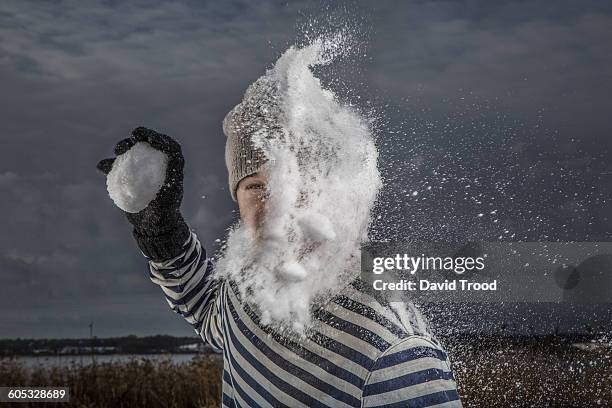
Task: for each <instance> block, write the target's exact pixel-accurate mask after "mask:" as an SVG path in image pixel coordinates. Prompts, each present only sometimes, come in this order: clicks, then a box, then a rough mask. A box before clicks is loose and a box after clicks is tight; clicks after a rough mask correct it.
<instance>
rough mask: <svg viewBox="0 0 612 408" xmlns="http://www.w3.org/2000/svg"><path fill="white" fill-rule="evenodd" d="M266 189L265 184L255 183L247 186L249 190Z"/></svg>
mask: <svg viewBox="0 0 612 408" xmlns="http://www.w3.org/2000/svg"><path fill="white" fill-rule="evenodd" d="M264 187H265V185H264V184H261V183H253V184H249V185H248V186H247V190H253V189H261V188H264Z"/></svg>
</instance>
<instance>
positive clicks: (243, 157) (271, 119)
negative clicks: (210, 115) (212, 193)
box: [223, 75, 283, 201]
mask: <svg viewBox="0 0 612 408" xmlns="http://www.w3.org/2000/svg"><path fill="white" fill-rule="evenodd" d="M281 118H282V112H281V109H280V96H279V87H278V83H277V82H276V81H274V80H273V79H271V78H270V77H269V76H266V75H264V76H262V77H260V78H259V79H258V80H257V81H255V82H253V83H252V84H251V85H250V86H249V87H248V88H247V90H246V92H245V94H244V97H243V99H242V102H241V103H239V104H238V105H236V106H235V107H234V108H233V109H232V110H231V111H230V112H229V113H228V114H227V115H226V116H225V118H224V119H223V133H225V136H226V137H227V140H226V142H225V165H226V166H227V172H228V175H229V188H230V193H231V195H232V199H233V200H234V201H236V200H237V198H236V190H237V189H238V183H239V182H240V180H242V179H243V178H245V177H248V176H250V175H253V174H255V173H257V172H258V171H259V170H261V168H262V166H263V165H264V163H266V161H267V158H266V156H265V153H264V152H263V151H262V150H261V149H260V148H257V147H256V146H255V144H254V141H253V138H254V137H257V138H259V139H258V140H260V141H269V140H273V139H278V138H279V137H282V135H283V129H282V126H281Z"/></svg>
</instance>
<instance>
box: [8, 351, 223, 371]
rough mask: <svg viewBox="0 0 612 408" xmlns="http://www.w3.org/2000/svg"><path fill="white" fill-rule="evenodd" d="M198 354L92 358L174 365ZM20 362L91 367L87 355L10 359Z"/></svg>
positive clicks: (186, 361)
mask: <svg viewBox="0 0 612 408" xmlns="http://www.w3.org/2000/svg"><path fill="white" fill-rule="evenodd" d="M196 355H198V354H196V353H193V354H101V355H96V356H94V357H93V359H94V360H95V362H96V364H103V363H121V362H128V361H131V360H143V359H147V360H151V361H166V360H170V361H172V362H173V363H176V364H182V363H188V362H190V361H191V360H192V359H193V357H194V356H196ZM207 357H208V358H220V356H218V355H216V354H209V355H207ZM10 358H14V359H16V360H17V361H21V362H23V363H24V365H25V366H26V367H28V368H36V367H40V366H43V367H66V366H70V365H72V364H77V365H91V363H92V356H88V355H63V356H16V357H10ZM0 361H1V360H0Z"/></svg>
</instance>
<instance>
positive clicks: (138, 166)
mask: <svg viewBox="0 0 612 408" xmlns="http://www.w3.org/2000/svg"><path fill="white" fill-rule="evenodd" d="M167 167H168V156H167V155H166V154H165V153H163V152H161V151H159V150H157V149H155V148H153V147H151V145H149V144H148V143H146V142H138V143H136V144H135V145H134V146H133V147H132V148H131V149H130V150H128V151H127V152H125V153H124V154H122V155H119V156H117V158H116V159H115V162H114V163H113V168H112V170H111V171H110V173H108V176H107V177H106V189H107V190H108V194H109V195H110V197H111V198H112V199H113V201H114V202H115V204H116V205H117V207H119V208H121V209H122V210H123V211H126V212H129V213H137V212H139V211H142V210H144V209H145V208H146V207H147V205H149V203H150V202H151V201H152V200H153V199H155V196H156V195H157V192H158V191H159V189H160V188H161V186H162V184H163V183H164V180H165V178H166V168H167Z"/></svg>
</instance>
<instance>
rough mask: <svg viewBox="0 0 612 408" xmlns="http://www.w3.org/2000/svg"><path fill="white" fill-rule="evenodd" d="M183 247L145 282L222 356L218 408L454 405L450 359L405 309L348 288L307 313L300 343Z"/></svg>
mask: <svg viewBox="0 0 612 408" xmlns="http://www.w3.org/2000/svg"><path fill="white" fill-rule="evenodd" d="M184 248H185V251H184V252H183V253H182V254H181V255H179V256H178V257H176V258H173V259H170V260H168V261H164V262H153V261H149V270H150V277H151V280H152V281H153V282H154V283H156V284H158V285H160V286H161V288H162V290H163V292H164V294H165V296H166V299H167V301H168V303H169V305H170V307H171V308H172V310H174V311H175V312H176V313H179V314H180V315H182V316H183V317H184V318H185V319H186V320H187V321H188V322H189V323H190V324H192V325H193V327H194V328H195V331H196V332H197V333H198V335H200V336H201V337H202V339H203V340H204V341H205V342H207V343H208V344H210V345H211V346H212V347H213V348H215V349H217V350H219V351H222V352H223V356H224V358H223V396H222V406H223V407H380V408H382V407H384V408H395V407H434V406H435V407H439V408H442V407H461V402H460V400H459V395H458V393H457V388H456V384H455V381H454V378H453V374H452V372H451V368H450V362H449V360H448V357H447V355H446V353H445V352H444V350H443V349H442V347H441V345H440V344H439V343H438V341H437V340H436V339H435V338H434V337H433V336H432V335H431V334H430V333H429V331H428V329H427V325H426V323H425V321H424V320H423V318H422V316H421V314H420V313H419V312H418V310H417V309H416V308H415V307H414V306H413V305H411V304H404V307H403V308H398V307H393V308H391V307H386V306H383V305H382V304H381V303H380V302H379V301H377V300H376V299H374V298H373V297H371V296H370V295H368V294H367V293H365V291H364V287H363V286H362V282H361V281H360V280H355V281H354V282H352V283H351V284H349V285H347V286H346V288H344V289H343V290H342V291H341V292H340V293H339V294H338V295H336V296H334V297H333V298H332V299H331V300H330V301H329V302H327V303H326V304H324V305H322V306H321V307H320V308H318V309H317V310H316V311H315V312H314V319H313V321H314V322H313V325H312V326H311V328H310V329H309V330H307V331H306V335H305V337H297V335H293V334H291V333H283V334H281V333H279V332H278V331H275V330H274V329H271V328H270V327H269V326H264V325H262V324H261V323H260V320H259V317H258V315H257V313H255V311H254V310H253V309H252V308H251V307H249V305H248V304H247V303H246V302H241V301H240V296H239V294H238V290H237V288H236V287H235V285H234V284H233V283H232V282H230V281H226V280H217V279H215V278H214V277H213V275H214V274H213V264H212V262H211V261H210V259H207V258H206V251H205V250H204V249H203V248H202V246H201V245H200V242H199V240H198V239H197V237H196V235H195V234H193V233H192V234H191V236H190V237H189V239H188V240H187V242H186V243H185V246H184Z"/></svg>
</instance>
